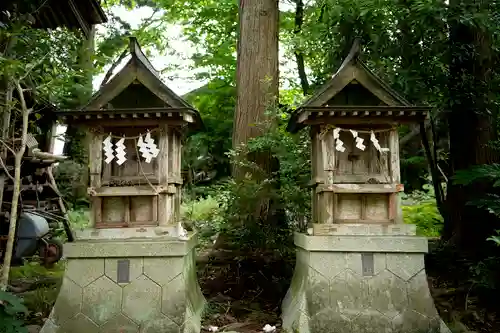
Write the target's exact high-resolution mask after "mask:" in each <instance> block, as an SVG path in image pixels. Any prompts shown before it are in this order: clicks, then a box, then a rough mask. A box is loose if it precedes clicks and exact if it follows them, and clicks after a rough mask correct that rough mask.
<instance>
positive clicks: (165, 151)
mask: <svg viewBox="0 0 500 333" xmlns="http://www.w3.org/2000/svg"><path fill="white" fill-rule="evenodd" d="M160 129H161V130H160V137H159V142H158V149H159V150H160V153H159V154H158V181H159V185H160V187H161V188H164V189H168V179H169V177H168V174H169V155H170V154H169V146H170V145H169V141H170V140H169V137H170V129H169V127H168V125H162V126H161V127H160ZM167 192H170V191H162V193H160V194H158V225H160V226H166V225H168V224H169V222H170V221H169V220H170V219H169V214H170V210H171V206H170V200H169V198H170V194H169V193H167Z"/></svg>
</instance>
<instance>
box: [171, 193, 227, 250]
mask: <svg viewBox="0 0 500 333" xmlns="http://www.w3.org/2000/svg"><path fill="white" fill-rule="evenodd" d="M223 202H224V199H223V195H222V194H221V193H217V196H211V195H208V196H207V197H205V198H199V199H194V200H185V201H184V202H183V203H182V205H181V216H182V219H183V220H187V221H190V222H191V223H192V224H193V225H194V227H195V228H196V230H197V231H198V232H199V234H200V239H201V242H202V243H207V242H210V240H211V238H212V237H213V236H215V235H216V234H217V233H218V232H220V231H221V230H222V229H223V228H224V223H225V216H224V207H223Z"/></svg>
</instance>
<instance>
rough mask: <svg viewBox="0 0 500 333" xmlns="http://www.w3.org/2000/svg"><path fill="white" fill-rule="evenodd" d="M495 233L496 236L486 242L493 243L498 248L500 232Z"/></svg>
mask: <svg viewBox="0 0 500 333" xmlns="http://www.w3.org/2000/svg"><path fill="white" fill-rule="evenodd" d="M496 233H497V234H496V235H495V236H491V237H490V238H488V239H487V240H489V241H492V242H495V243H496V244H497V245H498V246H500V230H497V231H496Z"/></svg>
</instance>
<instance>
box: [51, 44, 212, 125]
mask: <svg viewBox="0 0 500 333" xmlns="http://www.w3.org/2000/svg"><path fill="white" fill-rule="evenodd" d="M126 53H128V56H130V59H129V60H128V62H127V63H126V64H125V66H124V67H123V68H122V69H121V70H120V71H119V72H118V73H117V74H116V75H114V76H112V77H111V79H109V80H108V81H107V82H104V83H103V84H102V85H101V88H100V89H99V90H98V91H97V92H96V93H95V94H94V95H93V96H92V97H91V98H90V100H89V101H88V102H87V103H86V104H85V105H84V106H83V107H81V108H80V109H78V110H65V111H61V112H58V114H59V115H60V116H61V117H62V118H63V119H66V120H72V121H76V120H78V121H80V120H83V121H95V120H106V119H111V120H112V121H116V120H117V119H126V118H130V119H131V120H133V119H134V118H142V119H149V120H151V119H156V120H167V121H168V120H180V121H184V122H187V123H189V124H192V125H195V126H202V121H201V118H200V115H199V112H198V111H197V110H196V109H195V108H194V107H193V106H191V105H190V104H189V103H188V102H187V101H185V100H184V99H183V98H182V97H180V96H178V95H177V94H175V93H174V92H173V91H172V90H171V89H170V88H168V87H167V86H166V85H165V84H164V83H163V81H162V80H161V78H160V73H159V72H158V71H157V70H156V69H155V68H154V67H153V65H152V64H151V62H150V61H149V59H148V58H147V57H146V56H145V55H144V53H143V52H142V50H141V48H140V46H139V43H138V42H137V39H136V38H135V37H130V38H129V46H128V50H125V52H124V54H122V56H121V57H120V58H121V59H124V58H125V56H127V54H126ZM119 61H120V60H119ZM119 61H118V62H119ZM117 65H118V63H116V64H115V65H114V66H113V67H117Z"/></svg>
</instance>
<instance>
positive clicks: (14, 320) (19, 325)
mask: <svg viewBox="0 0 500 333" xmlns="http://www.w3.org/2000/svg"><path fill="white" fill-rule="evenodd" d="M27 314H28V309H27V308H26V307H25V306H24V304H23V300H22V299H21V298H19V297H16V296H15V295H13V294H11V293H8V292H5V291H1V290H0V332H5V333H24V332H26V333H27V332H28V330H27V329H26V327H24V321H23V317H24V316H26V315H27Z"/></svg>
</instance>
